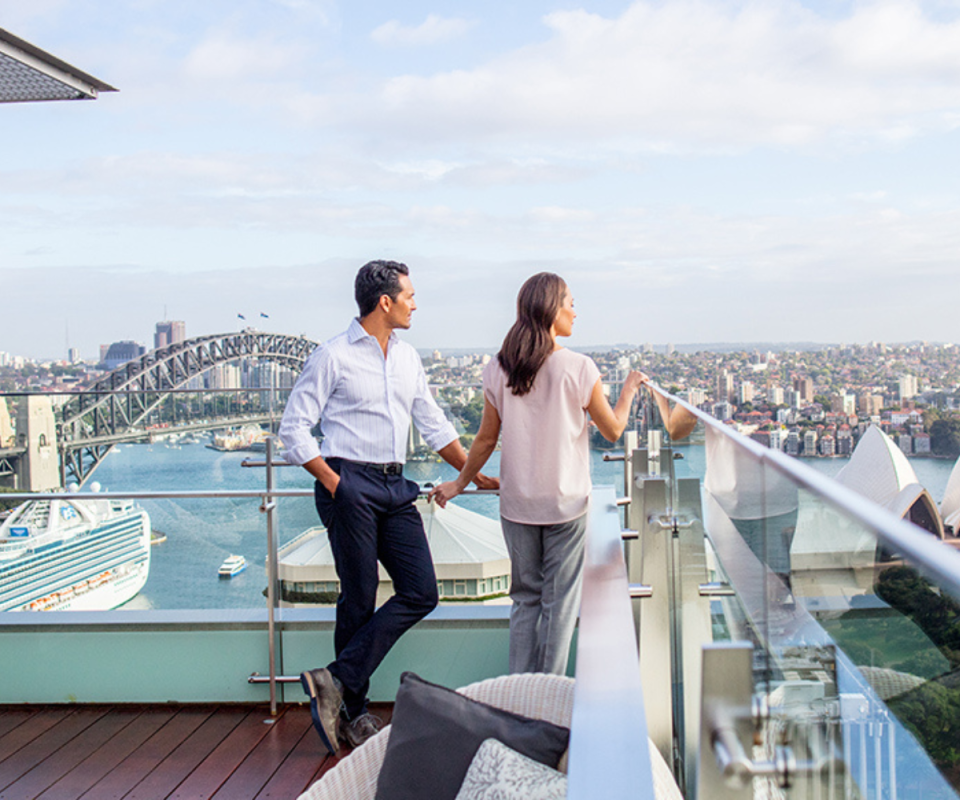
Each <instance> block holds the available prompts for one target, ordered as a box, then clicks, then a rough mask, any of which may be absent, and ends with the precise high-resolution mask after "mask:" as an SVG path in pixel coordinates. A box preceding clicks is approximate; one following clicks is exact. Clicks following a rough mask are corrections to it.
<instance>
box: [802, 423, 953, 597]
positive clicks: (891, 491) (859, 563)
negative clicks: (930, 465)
mask: <svg viewBox="0 0 960 800" xmlns="http://www.w3.org/2000/svg"><path fill="white" fill-rule="evenodd" d="M837 480H838V481H839V482H840V483H842V484H844V485H845V486H847V487H848V488H850V489H853V491H855V492H857V493H859V494H861V495H863V496H864V497H866V498H868V499H869V500H872V501H873V502H875V503H877V504H878V505H881V506H883V507H885V508H887V509H888V510H889V511H892V512H893V513H894V514H896V515H897V516H898V517H900V518H902V519H906V520H908V521H910V522H913V523H914V524H916V525H918V526H920V527H921V528H923V529H924V530H927V531H929V532H930V533H932V534H934V535H935V536H938V537H939V538H941V539H942V538H943V521H942V520H941V519H940V515H939V514H938V513H937V509H936V506H935V504H934V502H933V498H932V497H931V496H930V493H929V492H928V491H927V490H926V489H924V488H923V486H921V485H920V482H919V481H918V479H917V474H916V472H914V469H913V467H912V466H911V464H910V461H909V460H908V459H907V457H906V456H905V455H904V454H903V452H902V451H901V450H900V448H899V447H897V445H896V444H895V443H894V442H893V440H892V439H890V437H889V436H887V435H886V434H885V433H884V432H883V431H882V430H880V428H878V427H876V426H870V427H869V428H868V429H867V430H866V432H865V433H864V435H863V436H862V437H861V439H860V441H859V442H858V443H857V447H856V449H855V450H854V451H853V455H852V456H851V457H850V461H849V463H848V464H847V465H846V466H845V467H844V468H843V469H842V470H841V471H840V473H839V474H838V475H837ZM958 484H960V478H958ZM957 488H958V490H957V495H958V501H960V486H958V487H957ZM880 560H882V554H879V553H878V552H877V542H876V538H875V537H874V535H873V534H872V533H871V532H870V531H869V530H867V529H866V528H864V527H863V526H861V525H859V524H857V523H856V522H854V521H853V520H851V519H849V518H848V517H846V516H844V515H843V514H841V513H840V512H838V511H837V510H835V509H834V508H832V507H831V506H829V505H826V504H825V503H823V502H822V501H820V500H818V499H816V498H814V497H812V496H810V495H808V494H806V493H802V496H801V502H800V504H799V509H798V515H797V524H796V533H795V535H794V538H793V542H792V545H791V547H790V565H791V579H792V585H793V590H794V592H795V593H796V594H797V595H798V596H801V597H805V598H808V600H807V603H808V607H810V608H812V609H813V608H815V609H816V610H818V611H820V612H824V611H827V610H831V609H832V610H835V611H837V612H842V611H845V610H847V609H848V608H849V607H850V604H851V602H853V598H855V597H857V598H860V601H862V598H863V596H868V595H871V594H872V593H873V585H874V583H875V581H876V569H877V565H878V563H879V562H880ZM811 598H812V599H813V602H812V601H811Z"/></svg>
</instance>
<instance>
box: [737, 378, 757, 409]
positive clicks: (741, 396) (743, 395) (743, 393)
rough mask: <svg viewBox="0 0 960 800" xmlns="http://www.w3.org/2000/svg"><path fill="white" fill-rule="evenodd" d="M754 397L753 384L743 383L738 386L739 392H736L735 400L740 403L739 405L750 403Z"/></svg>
mask: <svg viewBox="0 0 960 800" xmlns="http://www.w3.org/2000/svg"><path fill="white" fill-rule="evenodd" d="M755 396H756V390H755V389H754V386H753V384H752V383H751V382H750V381H743V382H742V383H741V384H740V391H739V392H738V396H737V399H738V400H739V401H740V405H743V404H744V403H752V402H753V398H754V397H755Z"/></svg>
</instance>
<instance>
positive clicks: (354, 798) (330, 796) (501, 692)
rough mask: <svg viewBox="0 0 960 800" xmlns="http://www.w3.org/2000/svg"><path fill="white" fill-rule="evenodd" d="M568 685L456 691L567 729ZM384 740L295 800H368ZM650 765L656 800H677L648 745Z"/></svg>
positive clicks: (553, 678) (551, 680) (501, 682)
mask: <svg viewBox="0 0 960 800" xmlns="http://www.w3.org/2000/svg"><path fill="white" fill-rule="evenodd" d="M573 685H574V681H573V679H572V678H563V677H560V676H557V675H544V674H529V675H504V676H502V677H499V678H490V679H489V680H485V681H480V682H479V683H472V684H470V685H469V686H464V687H463V688H461V689H457V691H458V692H460V693H461V694H464V695H466V696H467V697H470V698H472V699H474V700H479V701H480V702H481V703H488V704H490V705H492V706H497V707H498V708H502V709H504V710H506V711H512V712H513V713H515V714H522V715H523V716H525V717H533V718H536V719H543V720H547V721H548V722H553V723H555V724H557V725H563V726H566V727H569V725H570V717H571V715H572V713H573ZM389 738H390V726H389V725H388V726H387V727H386V728H384V729H383V730H382V731H381V732H380V733H378V734H377V735H376V736H374V737H373V738H372V739H369V740H368V741H366V742H364V744H362V745H361V746H360V747H358V748H357V749H356V750H354V751H353V752H352V753H351V754H350V755H349V756H348V757H347V758H344V759H343V761H341V762H340V763H339V764H337V765H336V766H335V767H334V768H333V769H331V770H330V771H329V772H327V773H325V774H324V775H323V777H322V778H320V780H318V781H317V782H316V783H315V784H313V786H311V787H310V788H309V789H308V790H307V791H306V792H304V793H303V794H302V795H300V798H299V800H348V799H349V800H373V798H374V795H375V794H376V792H377V776H378V775H379V773H380V765H381V764H382V763H383V755H384V753H385V752H386V749H387V742H388V741H389ZM650 761H651V765H652V767H653V785H654V791H655V793H656V798H657V800H683V797H682V795H681V794H680V790H679V789H678V788H677V784H676V782H675V781H674V779H673V775H672V774H671V773H670V769H669V768H668V767H667V765H666V762H664V760H663V757H662V756H661V755H660V752H659V751H658V750H657V748H656V747H654V746H653V742H651V743H650Z"/></svg>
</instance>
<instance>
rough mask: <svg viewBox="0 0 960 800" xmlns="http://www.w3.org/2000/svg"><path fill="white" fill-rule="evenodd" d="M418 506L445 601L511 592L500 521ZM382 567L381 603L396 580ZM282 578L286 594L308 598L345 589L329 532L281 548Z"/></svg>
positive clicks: (310, 533)
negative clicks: (301, 595) (339, 574)
mask: <svg viewBox="0 0 960 800" xmlns="http://www.w3.org/2000/svg"><path fill="white" fill-rule="evenodd" d="M416 505H417V510H418V511H419V512H420V516H421V517H422V518H423V527H424V530H425V531H426V534H427V541H428V542H429V543H430V551H431V553H432V554H433V563H434V567H435V569H436V572H437V582H438V584H439V585H440V596H441V598H442V599H444V600H456V599H458V598H462V599H464V600H476V599H484V598H485V597H490V596H493V595H497V596H502V595H503V594H505V593H506V592H507V590H508V589H509V576H510V559H509V557H508V556H507V548H506V545H505V544H504V541H503V533H502V532H501V530H500V523H499V522H497V521H496V520H493V519H490V518H489V517H485V516H483V515H482V514H477V513H476V512H474V511H468V510H467V509H465V508H462V507H461V506H457V505H454V504H452V503H451V504H448V505H447V507H446V508H440V507H439V506H438V505H437V504H436V503H428V502H427V501H426V499H425V498H420V499H419V500H417V502H416ZM379 569H380V590H379V592H378V603H379V602H382V601H383V600H385V599H386V598H387V597H389V596H390V595H391V594H393V585H392V582H391V581H390V576H389V575H388V574H387V572H386V570H384V569H383V567H382V566H380V568H379ZM278 577H279V578H280V581H281V587H282V588H283V589H284V594H289V590H290V589H293V590H294V591H295V592H297V593H298V594H303V595H308V594H315V595H333V594H335V593H336V592H337V591H339V579H338V578H337V572H336V569H335V568H334V564H333V551H332V550H331V548H330V540H329V539H328V537H327V535H326V529H325V528H323V527H322V526H317V527H315V528H310V529H309V530H307V531H305V532H304V533H303V534H302V535H301V536H299V537H297V538H296V539H295V540H294V541H292V542H291V543H290V544H288V545H287V546H286V547H284V548H282V549H281V550H280V553H279V567H278ZM294 602H301V601H296V600H295V601H294ZM302 602H309V601H307V600H304V601H302ZM314 602H327V600H321V601H314Z"/></svg>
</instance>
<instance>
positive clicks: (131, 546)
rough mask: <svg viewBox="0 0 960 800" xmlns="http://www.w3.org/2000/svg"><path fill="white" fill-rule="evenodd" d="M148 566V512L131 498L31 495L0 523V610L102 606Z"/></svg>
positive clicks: (119, 598) (133, 585) (118, 601)
mask: <svg viewBox="0 0 960 800" xmlns="http://www.w3.org/2000/svg"><path fill="white" fill-rule="evenodd" d="M149 572H150V517H149V516H148V515H147V512H146V511H144V510H143V509H142V508H140V507H139V506H137V505H136V504H135V503H134V502H133V501H131V500H114V499H107V498H97V497H96V496H95V495H91V497H90V499H89V500H88V499H86V498H84V499H83V500H32V501H29V502H27V503H24V504H22V505H20V506H18V507H17V508H15V509H14V510H13V513H11V514H10V516H9V517H7V519H6V520H4V522H3V524H2V525H0V611H104V610H107V609H111V608H116V607H117V606H120V605H122V604H123V603H125V602H127V601H128V600H130V599H131V598H132V597H134V596H135V595H136V594H137V592H139V591H140V590H141V589H142V588H143V585H144V584H145V583H146V581H147V576H148V575H149Z"/></svg>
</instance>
